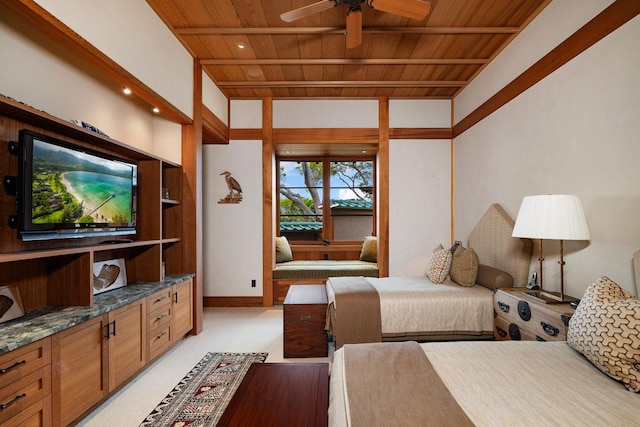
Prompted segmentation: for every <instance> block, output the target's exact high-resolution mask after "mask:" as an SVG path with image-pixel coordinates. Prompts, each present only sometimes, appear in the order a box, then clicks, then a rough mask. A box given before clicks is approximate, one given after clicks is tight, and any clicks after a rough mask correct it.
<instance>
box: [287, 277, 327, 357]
mask: <svg viewBox="0 0 640 427" xmlns="http://www.w3.org/2000/svg"><path fill="white" fill-rule="evenodd" d="M283 311H284V357H326V356H327V355H328V354H329V351H328V343H327V333H326V331H325V330H324V325H325V320H326V312H327V290H326V288H325V286H324V285H291V286H290V287H289V291H288V292H287V297H286V298H285V300H284V304H283Z"/></svg>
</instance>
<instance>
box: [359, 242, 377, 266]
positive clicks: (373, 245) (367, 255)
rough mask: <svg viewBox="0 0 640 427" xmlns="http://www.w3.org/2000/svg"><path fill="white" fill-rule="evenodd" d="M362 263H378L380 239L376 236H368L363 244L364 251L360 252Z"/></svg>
mask: <svg viewBox="0 0 640 427" xmlns="http://www.w3.org/2000/svg"><path fill="white" fill-rule="evenodd" d="M360 261H369V262H378V238H377V237H376V236H367V237H365V238H364V243H362V251H361V252H360Z"/></svg>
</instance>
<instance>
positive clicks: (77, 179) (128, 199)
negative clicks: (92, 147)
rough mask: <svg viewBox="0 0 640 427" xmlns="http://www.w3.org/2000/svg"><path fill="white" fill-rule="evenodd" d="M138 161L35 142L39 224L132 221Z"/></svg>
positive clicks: (34, 213) (34, 200)
mask: <svg viewBox="0 0 640 427" xmlns="http://www.w3.org/2000/svg"><path fill="white" fill-rule="evenodd" d="M132 180H133V166H132V165H130V164H127V163H122V162H118V161H114V160H107V159H103V158H101V157H98V156H94V155H91V154H87V153H83V152H79V151H75V150H71V149H68V148H65V147H61V146H58V145H54V144H50V143H47V142H43V141H39V140H34V142H33V182H32V203H31V204H32V214H31V216H32V222H33V223H34V224H83V223H84V224H94V223H108V224H113V223H118V224H129V223H131V221H132V220H131V216H132V213H131V211H132V192H133V188H132V187H133V181H132Z"/></svg>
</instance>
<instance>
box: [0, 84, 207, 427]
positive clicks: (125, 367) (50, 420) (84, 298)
mask: <svg viewBox="0 0 640 427" xmlns="http://www.w3.org/2000/svg"><path fill="white" fill-rule="evenodd" d="M21 129H30V130H33V131H36V132H38V133H42V134H46V135H49V136H52V137H54V138H57V139H61V140H64V141H66V142H69V143H71V144H74V145H77V146H79V147H86V148H89V149H91V150H94V151H99V152H101V153H104V154H105V155H107V156H113V157H117V158H121V159H123V160H129V161H133V162H135V163H136V164H137V165H138V176H137V178H138V180H137V193H136V194H137V195H136V213H135V215H136V233H135V235H131V236H126V237H130V238H131V239H132V241H131V242H120V243H116V244H112V243H109V244H104V241H105V240H106V239H108V238H109V237H99V236H97V237H84V238H80V239H53V240H42V241H29V242H26V241H23V240H21V239H20V238H19V237H18V233H17V231H16V230H15V229H13V228H11V227H10V226H7V224H8V223H9V222H10V221H9V219H10V218H12V217H14V216H15V215H16V214H17V212H16V197H15V195H12V194H10V191H1V192H0V218H2V219H3V224H4V225H3V226H2V227H0V283H2V284H3V285H15V286H16V288H17V289H18V290H19V292H20V296H21V299H22V303H23V307H24V310H25V312H26V313H30V312H33V311H35V310H38V309H41V308H43V307H57V306H60V307H66V306H79V307H89V306H93V305H94V302H95V299H94V295H93V265H94V263H95V262H98V261H105V260H110V259H119V258H122V259H124V261H125V264H126V271H127V281H128V283H129V284H133V283H137V282H151V283H153V282H161V281H162V280H163V279H164V274H167V275H171V274H184V273H187V272H185V270H184V266H185V264H186V265H189V266H192V267H193V265H194V263H193V261H189V263H185V260H184V254H185V253H192V252H193V250H192V248H193V247H195V246H194V245H195V243H194V242H189V243H188V244H187V243H185V242H184V241H183V229H184V221H183V214H184V212H183V208H182V189H183V183H184V180H185V178H184V173H183V170H182V167H181V166H180V165H178V164H176V163H173V162H170V161H167V160H164V159H161V158H159V157H157V156H154V155H152V154H149V153H145V152H143V151H142V150H139V149H137V148H134V147H129V146H127V145H126V144H124V143H122V142H120V141H116V140H113V139H111V138H109V137H107V136H104V135H100V134H97V133H94V132H91V131H88V130H86V129H83V128H81V127H78V126H76V125H74V124H72V123H70V122H67V121H66V120H61V119H59V118H57V117H54V116H51V115H49V114H47V113H45V112H42V111H39V110H36V109H34V108H32V107H29V106H27V105H24V104H21V103H19V102H17V101H14V100H12V99H9V98H5V97H2V96H0V173H1V174H2V175H1V176H3V177H17V176H18V172H19V171H18V157H17V156H16V155H14V154H11V153H10V152H9V150H8V147H9V144H10V143H11V142H12V141H17V140H18V135H19V131H20V130H21ZM165 188H166V189H168V192H169V197H166V194H164V192H163V189H165ZM194 191H195V189H194ZM192 269H193V268H192ZM194 280H195V279H194ZM174 290H175V292H176V293H175V298H177V300H176V302H175V303H173V302H172V301H173V299H174V293H173V292H174ZM168 292H169V294H168V296H167V299H168V301H169V306H168V307H169V310H168V311H167V312H166V313H164V314H163V313H160V311H158V312H154V314H155V315H156V318H157V317H160V320H156V323H153V324H152V321H151V320H149V319H147V316H148V315H149V313H150V311H149V309H148V307H147V299H146V298H144V297H142V298H141V299H140V301H139V302H137V303H132V304H128V305H126V306H124V307H121V308H118V309H116V310H112V311H111V312H108V313H105V314H104V315H100V316H98V317H95V318H92V319H90V320H87V321H82V323H79V324H77V325H75V326H73V327H71V328H69V329H66V330H63V331H61V332H58V333H56V334H55V335H53V336H52V337H50V338H49V339H50V342H51V345H50V346H48V347H47V348H48V350H47V352H48V353H47V354H50V356H48V357H50V358H51V359H50V360H51V361H50V362H47V367H45V366H42V367H41V368H38V369H36V370H34V371H30V372H25V371H24V369H23V368H20V369H17V370H15V371H13V372H14V373H13V374H11V375H12V376H16V375H17V378H18V379H15V381H11V382H10V384H9V383H7V385H6V387H5V382H7V381H9V380H7V379H6V378H8V377H5V378H2V375H0V381H2V383H0V389H1V390H2V393H3V394H0V398H1V399H0V404H5V403H7V402H10V401H12V400H13V399H14V398H15V397H16V396H20V395H22V394H26V397H20V398H18V399H17V400H16V401H13V402H12V403H11V405H9V406H7V408H11V409H7V410H3V411H1V412H0V424H1V425H3V426H4V425H20V426H24V425H51V424H53V425H55V426H58V425H67V424H69V423H70V422H73V421H74V420H76V419H77V418H78V417H79V416H80V415H82V414H83V413H85V412H86V411H87V410H89V409H90V408H91V407H93V406H94V405H95V404H96V403H98V402H100V401H101V400H102V399H104V398H105V397H106V396H107V395H108V394H109V393H110V392H111V391H113V390H115V389H116V388H118V387H120V386H121V385H122V384H124V383H125V382H126V381H127V380H128V379H129V378H131V377H132V376H133V375H135V374H136V373H137V372H138V371H140V370H141V369H143V368H144V366H145V364H146V363H147V361H148V360H149V354H150V353H152V354H153V356H154V357H155V356H158V355H159V354H160V353H161V352H162V351H164V350H165V349H166V348H168V346H169V345H171V343H173V342H175V338H174V335H173V331H172V330H171V329H166V330H162V328H164V327H168V328H173V327H174V323H173V321H174V319H173V310H174V309H177V310H178V314H177V316H176V318H175V322H176V323H175V326H176V327H177V328H178V329H179V333H178V334H177V336H178V337H182V336H184V334H185V333H186V332H188V331H189V330H191V329H192V325H193V324H194V319H193V316H194V315H195V316H199V317H198V319H197V320H198V321H199V322H201V317H200V316H201V314H202V310H201V306H200V308H198V310H193V301H192V299H191V298H192V289H191V281H189V285H188V286H187V285H184V286H182V287H177V286H176V287H175V289H174V287H171V289H169V291H168ZM98 298H99V297H98ZM187 300H189V302H187ZM198 303H199V304H202V302H201V301H200V302H198ZM159 310H160V309H159ZM163 316H164V317H163ZM164 318H167V319H169V320H168V323H166V322H167V320H164V322H165V323H163V320H162V319H164ZM82 320H83V319H82ZM79 321H81V320H79ZM148 331H154V332H159V335H162V333H163V332H166V333H165V334H164V335H162V337H163V338H161V340H162V339H166V340H168V344H167V345H166V346H163V345H161V344H159V343H156V344H154V345H153V346H151V345H150V341H149V336H150V335H149V334H148ZM24 348H31V347H29V346H25V347H24ZM20 351H22V348H20V349H18V350H14V351H10V352H8V353H6V354H3V355H1V356H0V369H3V367H2V366H3V363H4V361H5V360H4V359H3V357H4V356H7V357H9V355H10V356H11V357H14V356H15V355H20V354H22V353H20ZM29 366H33V365H29ZM15 372H19V374H15ZM27 383H28V384H27ZM23 386H24V387H27V388H26V389H24V387H23ZM23 389H24V390H27V391H26V392H24V391H23ZM49 390H51V391H52V392H51V393H50V392H49ZM5 392H6V393H7V394H5ZM12 393H13V394H12ZM15 393H17V394H15ZM45 395H46V396H47V397H46V398H45V397H44V396H45ZM32 396H37V398H34V397H32ZM5 397H7V398H9V399H8V400H7V401H5V399H4V398H5ZM7 414H11V415H7Z"/></svg>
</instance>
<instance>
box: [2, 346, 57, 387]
mask: <svg viewBox="0 0 640 427" xmlns="http://www.w3.org/2000/svg"><path fill="white" fill-rule="evenodd" d="M50 363H51V338H44V339H41V340H39V341H36V342H33V343H31V344H27V345H25V346H24V347H20V348H18V349H17V350H13V351H10V352H8V353H5V354H3V355H1V356H0V388H2V387H4V386H6V385H8V384H10V383H12V382H14V381H16V380H18V379H20V378H22V377H23V376H25V375H27V374H29V373H31V372H33V371H35V370H37V369H40V368H42V367H43V366H45V365H49V364H50Z"/></svg>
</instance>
